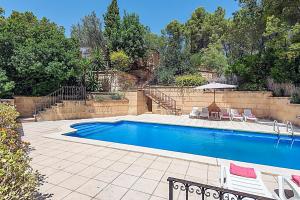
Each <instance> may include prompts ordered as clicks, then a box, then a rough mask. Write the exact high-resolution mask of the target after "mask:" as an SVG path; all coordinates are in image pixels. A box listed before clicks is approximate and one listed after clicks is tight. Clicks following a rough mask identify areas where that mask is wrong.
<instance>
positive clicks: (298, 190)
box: [278, 176, 300, 200]
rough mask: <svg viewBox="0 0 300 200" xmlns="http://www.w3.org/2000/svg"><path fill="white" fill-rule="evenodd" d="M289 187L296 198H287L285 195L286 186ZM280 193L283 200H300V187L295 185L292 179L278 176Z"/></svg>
mask: <svg viewBox="0 0 300 200" xmlns="http://www.w3.org/2000/svg"><path fill="white" fill-rule="evenodd" d="M285 185H288V187H289V188H288V189H291V190H292V191H293V193H294V196H293V197H291V198H287V197H286V196H285V193H284V186H285ZM278 192H279V197H280V199H281V200H287V199H288V200H299V199H300V187H299V186H298V185H297V184H296V183H294V182H293V181H292V180H291V178H287V177H283V176H278Z"/></svg>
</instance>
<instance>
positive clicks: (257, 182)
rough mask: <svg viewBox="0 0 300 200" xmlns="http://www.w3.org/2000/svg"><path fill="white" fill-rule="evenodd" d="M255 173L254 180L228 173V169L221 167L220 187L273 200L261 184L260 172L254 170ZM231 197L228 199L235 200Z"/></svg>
mask: <svg viewBox="0 0 300 200" xmlns="http://www.w3.org/2000/svg"><path fill="white" fill-rule="evenodd" d="M255 173H256V176H257V177H256V178H255V179H254V178H246V177H241V176H236V175H233V174H231V173H230V171H229V167H227V166H221V186H222V187H223V188H226V189H230V190H235V191H239V192H245V193H248V194H254V195H258V196H262V197H268V198H274V197H273V196H272V194H271V193H270V192H269V190H268V189H267V188H266V186H265V184H264V183H263V181H262V178H261V173H260V171H258V170H255ZM232 197H234V196H232ZM232 197H231V195H230V198H229V199H235V198H232ZM248 199H251V198H248Z"/></svg>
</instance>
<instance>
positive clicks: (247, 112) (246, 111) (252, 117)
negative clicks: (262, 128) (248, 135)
mask: <svg viewBox="0 0 300 200" xmlns="http://www.w3.org/2000/svg"><path fill="white" fill-rule="evenodd" d="M243 116H244V119H245V122H246V121H247V120H251V121H255V122H257V118H256V117H255V115H253V114H252V111H251V109H244V113H243Z"/></svg>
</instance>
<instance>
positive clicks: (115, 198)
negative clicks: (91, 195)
mask: <svg viewBox="0 0 300 200" xmlns="http://www.w3.org/2000/svg"><path fill="white" fill-rule="evenodd" d="M127 190H128V189H126V188H123V187H119V186H116V185H108V186H107V187H106V188H104V189H103V190H102V191H101V192H100V193H99V194H98V195H97V196H96V197H95V198H96V199H99V200H120V199H121V198H122V197H123V196H124V194H125V193H126V192H127Z"/></svg>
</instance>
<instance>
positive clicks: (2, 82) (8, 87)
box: [0, 69, 15, 98]
mask: <svg viewBox="0 0 300 200" xmlns="http://www.w3.org/2000/svg"><path fill="white" fill-rule="evenodd" d="M14 87H15V83H14V82H13V81H9V80H8V77H7V76H6V72H5V71H4V70H2V69H0V98H5V97H10V96H11V95H12V90H13V89H14Z"/></svg>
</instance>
